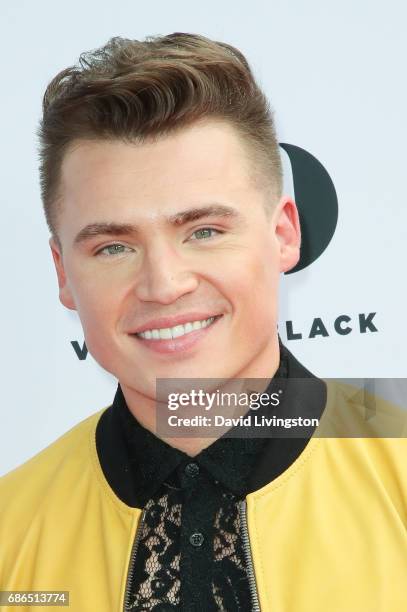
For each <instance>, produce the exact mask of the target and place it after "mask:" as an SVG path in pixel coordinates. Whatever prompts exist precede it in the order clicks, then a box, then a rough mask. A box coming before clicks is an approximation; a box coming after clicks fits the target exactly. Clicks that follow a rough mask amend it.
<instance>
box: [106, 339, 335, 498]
mask: <svg viewBox="0 0 407 612" xmlns="http://www.w3.org/2000/svg"><path fill="white" fill-rule="evenodd" d="M280 353H281V361H280V369H279V371H280V373H281V367H282V364H283V366H284V368H286V377H285V378H282V379H279V378H278V376H277V374H278V373H276V376H275V377H274V378H273V380H272V381H271V383H270V385H269V387H268V392H270V391H271V387H273V386H274V385H275V383H276V382H278V383H279V385H278V386H279V387H283V388H282V389H281V391H282V392H283V397H284V401H283V402H282V404H281V405H280V406H279V409H282V410H283V413H284V416H290V417H295V416H296V415H297V416H299V415H301V416H307V417H308V416H310V417H316V418H320V416H321V414H322V412H323V409H324V406H325V401H326V390H325V384H324V383H323V381H321V380H319V379H318V378H316V377H315V376H314V375H313V374H311V372H309V371H308V370H307V369H306V368H304V366H302V365H301V364H300V363H299V362H298V361H297V359H296V358H295V357H294V356H293V355H292V353H291V352H290V351H289V350H288V349H287V348H286V347H285V346H284V345H283V344H282V343H281V341H280ZM304 379H306V386H305V387H304V385H303V384H302V381H303V380H304ZM280 383H281V384H280ZM304 389H305V392H304ZM126 411H127V416H128V415H129V414H130V417H131V419H134V417H133V416H132V415H131V413H129V412H128V408H127V406H126V404H125V400H124V397H123V394H122V392H121V389H120V386H119V387H118V390H117V393H116V396H115V399H114V402H113V404H112V406H110V407H109V408H107V409H106V410H105V411H104V412H103V413H102V415H101V417H100V419H99V421H98V423H97V427H96V449H97V454H98V458H99V462H100V465H101V468H102V471H103V473H104V475H105V478H106V480H107V481H108V483H109V485H110V487H111V488H112V489H113V491H114V493H115V494H116V495H117V496H118V497H119V498H120V499H121V501H122V502H124V503H125V504H126V505H128V506H130V507H135V508H137V507H142V506H143V504H144V503H145V500H146V496H147V497H149V496H151V494H152V493H153V492H154V490H155V489H156V486H159V484H160V483H161V482H162V481H163V480H164V479H165V478H166V477H168V476H169V474H170V473H171V472H173V471H174V469H176V468H177V467H178V468H179V466H182V465H184V464H185V463H186V462H187V461H191V460H192V459H191V458H189V457H188V455H186V454H185V453H183V452H182V451H179V450H177V449H174V448H172V447H169V445H167V444H165V443H164V442H162V441H159V442H160V443H161V445H160V446H159V452H161V451H162V453H163V457H162V461H160V462H156V461H155V462H153V463H152V464H150V468H149V467H148V465H149V462H148V461H143V462H142V463H140V462H137V456H140V455H137V452H136V454H135V448H134V446H133V447H132V442H131V437H130V438H129V434H128V431H126V426H125V424H124V419H123V416H125V415H126ZM279 416H281V410H279ZM137 425H138V424H137ZM139 427H141V426H140V425H139ZM142 429H143V428H142ZM145 431H146V430H144V432H145ZM144 432H143V435H142V436H139V437H138V440H139V441H141V442H142V443H143V445H144V446H143V448H142V449H140V448H139V449H138V450H142V452H144V453H147V454H148V453H149V452H151V451H152V447H151V446H149V445H150V443H151V441H152V438H155V436H154V435H153V434H151V433H150V432H147V434H148V435H147V436H145V435H144ZM139 433H140V432H139ZM312 433H313V430H310V431H308V432H307V435H306V436H304V435H301V437H292V436H290V437H287V434H286V432H283V437H273V438H266V439H264V440H263V441H262V445H261V446H262V448H261V453H260V454H259V452H258V450H259V441H258V440H256V439H250V438H249V439H245V440H241V439H233V438H228V439H227V440H225V441H224V442H227V445H230V448H231V449H233V448H234V446H236V447H237V446H239V447H240V448H242V446H241V443H242V442H244V443H245V446H244V449H245V451H247V453H248V455H247V456H250V453H252V457H254V458H255V462H254V465H251V462H249V463H247V462H246V463H245V462H244V461H243V464H241V466H240V467H241V470H239V469H238V470H234V472H233V474H234V475H233V474H231V472H230V470H228V469H222V453H224V452H228V451H227V445H226V446H225V444H223V443H222V442H221V441H217V442H215V443H214V444H212V445H211V446H210V447H208V449H206V452H202V453H200V459H201V463H202V464H203V465H204V466H205V468H206V469H207V470H208V471H209V472H211V473H212V474H213V475H215V474H216V475H217V479H218V480H222V481H224V484H227V485H228V488H229V489H230V490H232V491H233V492H235V493H242V492H243V491H244V492H245V493H246V494H247V493H250V492H253V491H256V490H257V489H259V488H261V487H263V486H264V485H266V484H267V483H269V482H270V481H271V480H273V479H274V478H276V477H277V476H279V475H280V474H281V473H282V472H283V471H284V470H285V469H287V468H288V467H289V466H290V465H291V463H293V461H295V459H297V457H298V456H299V455H300V454H301V452H302V451H303V450H304V448H305V446H306V444H307V443H308V441H309V438H310V436H311V435H312ZM150 436H151V438H150ZM297 436H298V434H297ZM155 450H156V449H155ZM155 450H153V452H155ZM229 450H230V449H229ZM174 451H175V452H174ZM246 458H247V457H246ZM242 459H243V457H242ZM135 461H136V463H135ZM141 465H142V466H143V467H142V468H141V471H140V469H139V468H140V467H141ZM244 465H246V468H247V467H248V465H250V470H248V472H249V473H247V471H246V472H245V470H244ZM140 491H143V492H144V494H142V495H141V494H140Z"/></svg>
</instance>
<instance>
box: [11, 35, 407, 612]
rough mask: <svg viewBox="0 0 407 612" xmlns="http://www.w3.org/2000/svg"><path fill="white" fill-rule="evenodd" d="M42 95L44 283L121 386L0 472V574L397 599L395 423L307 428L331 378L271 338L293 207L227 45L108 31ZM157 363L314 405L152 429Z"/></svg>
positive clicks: (139, 604) (113, 594)
mask: <svg viewBox="0 0 407 612" xmlns="http://www.w3.org/2000/svg"><path fill="white" fill-rule="evenodd" d="M43 111H44V113H43V119H42V122H41V129H40V138H41V168H40V172H41V188H42V197H43V202H44V209H45V214H46V218H47V221H48V224H49V227H50V231H51V240H50V245H51V249H52V254H53V258H54V261H55V267H56V271H57V276H58V283H59V295H60V300H61V302H62V303H63V304H64V306H66V307H67V308H70V309H74V310H77V312H78V314H79V316H80V319H81V322H82V325H83V329H84V334H85V339H86V344H87V347H88V349H89V351H90V352H91V353H92V355H93V356H94V357H95V359H96V360H97V361H98V362H99V363H100V364H101V365H102V367H104V368H105V369H106V370H108V371H109V372H111V373H112V374H114V375H115V376H116V377H117V379H118V381H119V386H118V390H117V393H116V396H115V398H114V402H113V404H112V406H111V407H109V408H108V409H105V410H101V411H99V412H98V413H97V414H95V415H92V416H91V417H89V418H87V419H86V420H84V421H83V422H82V423H79V424H78V425H77V426H76V427H74V428H73V429H72V430H70V431H69V432H67V433H66V434H65V435H64V436H62V437H61V438H60V439H58V440H57V441H56V442H54V443H53V444H51V445H50V446H49V447H48V448H46V449H45V450H44V451H42V452H41V453H39V454H38V455H36V456H35V457H34V458H32V459H31V460H30V461H28V462H26V463H25V464H24V465H23V466H21V467H20V468H18V469H17V470H14V471H13V472H11V473H10V474H8V475H7V476H5V477H4V478H3V479H2V480H1V486H0V494H1V500H2V502H1V506H0V541H1V547H2V550H1V553H0V585H1V588H2V589H3V590H12V591H17V590H25V591H28V590H30V591H40V590H53V591H56V590H61V591H69V596H70V599H69V601H70V605H71V609H73V610H75V611H78V612H79V611H80V612H87V611H89V612H90V611H96V610H97V611H98V612H99V611H100V612H108V611H109V612H110V611H119V610H131V609H134V610H157V611H164V610H185V611H188V612H193V611H198V610H204V611H210V610H262V611H270V612H271V611H276V612H306V611H309V610H312V611H313V612H322V610H324V611H325V610H327V609H329V610H331V611H338V612H339V611H343V612H344V611H345V610H346V612H348V611H350V610H355V611H356V610H357V611H360V610H365V611H366V612H368V611H369V612H370V611H372V610H377V611H379V610H380V611H383V612H384V611H386V612H389V611H391V612H393V611H394V612H396V611H400V610H402V609H403V603H405V589H404V582H405V571H406V569H407V561H406V553H407V543H406V533H405V524H406V503H405V502H406V491H407V483H406V477H405V474H404V472H403V470H402V467H403V460H404V459H405V444H404V441H403V440H402V439H392V440H388V439H383V438H377V437H376V438H375V437H373V436H372V437H371V438H357V439H349V438H335V437H318V436H317V435H315V434H316V433H317V432H316V424H315V421H317V422H318V420H319V419H320V417H321V416H322V418H323V419H324V418H325V422H326V423H329V418H330V417H327V416H326V415H329V414H331V413H329V412H328V407H329V405H330V403H332V402H330V400H331V399H332V398H333V406H334V408H335V407H336V406H337V405H338V398H340V401H341V402H343V398H344V396H345V394H344V391H343V389H342V390H340V391H337V392H336V394H332V391H330V390H329V389H328V391H327V387H326V385H325V384H324V383H323V382H322V381H319V380H318V379H316V378H315V377H314V376H313V375H312V374H311V373H310V372H308V371H307V370H306V369H305V368H304V367H303V366H302V365H301V364H300V363H299V362H298V361H297V360H296V359H295V358H294V356H293V355H292V354H291V353H290V352H289V351H288V350H287V349H286V348H285V347H284V346H283V345H282V344H281V342H280V340H279V337H278V333H277V302H278V283H279V276H280V273H282V272H285V271H287V270H289V269H291V268H292V267H293V266H295V264H296V263H297V261H298V259H299V249H300V226H299V220H298V212H297V209H296V206H295V203H294V202H293V201H292V200H291V199H290V198H288V197H286V196H284V195H283V194H282V172H281V162H280V158H279V152H278V144H277V140H276V136H275V131H274V125H273V120H272V116H271V113H270V110H269V107H268V104H267V101H266V99H265V97H264V95H263V94H262V92H261V91H260V89H259V87H258V86H257V85H256V83H255V81H254V79H253V75H252V73H251V71H250V68H249V66H248V64H247V62H246V60H245V58H244V57H243V56H242V54H241V53H240V52H239V51H238V50H237V49H235V48H233V47H231V46H229V45H226V44H223V43H217V42H213V41H210V40H208V39H206V38H204V37H201V36H195V35H189V34H172V35H169V36H164V37H156V38H151V39H148V40H147V41H144V42H139V41H131V40H125V39H120V38H115V39H112V40H111V41H110V42H109V43H108V44H107V45H106V46H105V47H103V48H102V49H99V50H96V51H94V52H93V53H89V54H85V55H82V56H81V58H80V62H79V64H78V65H77V66H75V67H72V68H68V69H67V70H64V71H63V72H61V73H60V74H59V75H57V76H56V77H55V78H54V80H53V81H52V82H51V84H50V85H49V87H48V89H47V91H46V94H45V97H44V105H43ZM161 379H163V380H168V381H171V380H174V379H184V380H193V379H202V380H203V381H208V380H209V381H211V380H212V381H213V380H215V379H216V380H219V379H221V380H223V381H226V382H225V385H226V386H227V382H228V381H232V382H233V381H237V380H241V381H243V383H242V384H243V386H244V385H245V384H246V383H245V382H244V381H255V380H257V381H258V380H261V381H263V385H261V390H263V391H264V390H267V392H269V393H270V396H271V395H272V392H273V393H274V394H276V393H277V394H278V393H281V401H279V402H278V406H277V407H270V406H268V407H266V408H264V409H260V410H259V413H258V414H259V416H260V415H262V416H265V417H267V416H268V417H270V418H271V417H272V416H275V415H276V414H277V415H279V416H282V417H285V418H291V417H298V416H307V417H312V419H313V421H312V423H313V425H312V426H311V427H310V428H308V430H307V434H306V435H304V434H301V433H300V434H298V435H294V436H287V435H281V436H280V435H278V436H276V435H272V434H270V435H264V432H263V433H262V434H261V435H260V434H259V435H258V436H256V435H253V426H252V425H250V426H249V427H248V431H246V433H247V434H248V435H246V436H243V435H239V434H237V435H236V429H237V428H238V425H235V426H234V427H232V428H226V429H227V430H228V431H227V432H226V433H227V435H221V433H220V432H218V433H217V434H216V433H214V429H213V428H212V429H211V435H210V436H209V435H207V434H205V432H204V431H203V429H199V430H194V434H195V435H189V436H188V435H182V436H177V435H176V434H174V435H168V433H167V434H166V435H161V436H160V435H159V434H158V424H159V422H160V419H161V420H162V418H163V414H164V410H165V402H164V399H163V397H161V396H159V393H158V391H157V389H158V384H157V388H156V381H157V380H161ZM301 381H303V382H304V384H302V382H301ZM251 384H252V383H251V382H250V383H248V385H249V387H250V386H251ZM209 387H210V388H211V389H213V388H214V386H213V385H212V386H211V383H209ZM209 387H208V388H209ZM246 387H247V385H246ZM348 398H349V396H348ZM351 399H352V398H351V397H350V400H351ZM357 405H358V406H359V404H357ZM246 413H247V406H246V407H242V408H241V409H239V410H238V414H239V416H244V415H245V414H246ZM352 414H353V413H352ZM321 424H322V423H321ZM271 429H272V427H271V426H269V427H266V434H267V432H268V433H269V432H270V430H271ZM220 431H222V433H225V431H224V430H220ZM317 431H318V432H319V431H321V429H320V428H319V427H318V430H317ZM197 433H198V435H196V434H197ZM6 608H7V607H6Z"/></svg>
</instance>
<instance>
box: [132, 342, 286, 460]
mask: <svg viewBox="0 0 407 612" xmlns="http://www.w3.org/2000/svg"><path fill="white" fill-rule="evenodd" d="M267 348H268V350H267V351H266V353H267V354H265V355H264V356H263V359H261V360H258V359H256V363H251V364H249V365H248V366H246V367H245V368H244V370H242V371H241V372H238V373H237V374H236V376H235V377H234V378H233V379H230V380H231V383H232V384H233V380H234V379H258V380H257V385H258V384H259V381H261V388H257V389H256V392H261V391H264V390H265V389H266V388H267V387H268V385H269V384H270V381H271V379H272V378H273V376H274V375H275V373H276V371H277V369H278V366H279V363H280V347H279V343H278V336H277V335H276V336H275V341H273V342H272V343H271V346H268V347H267ZM251 382H252V383H253V382H254V381H251ZM227 384H228V383H226V385H227ZM121 389H122V391H123V395H124V398H125V400H126V403H127V406H128V408H129V410H130V412H131V413H132V414H133V416H134V417H135V418H136V419H137V421H138V422H139V423H140V425H142V426H143V427H144V428H145V429H147V430H148V431H150V432H151V433H153V434H154V435H155V436H157V437H159V438H161V439H162V440H164V441H165V442H166V443H167V444H169V445H170V446H173V447H174V448H177V449H179V450H181V451H183V452H184V453H186V454H187V455H189V456H190V457H194V456H195V455H197V454H199V453H200V452H201V450H203V449H204V448H207V447H208V446H210V445H211V444H213V442H215V440H217V439H218V438H219V437H220V436H222V435H223V434H224V433H225V432H226V431H227V430H228V429H230V427H226V426H225V427H222V428H221V427H215V428H212V430H211V432H214V433H215V434H216V435H214V436H213V437H207V436H205V437H201V436H199V435H197V436H193V437H192V436H188V437H178V436H177V437H169V436H165V435H159V434H158V433H157V427H156V422H157V415H158V414H159V411H160V408H161V410H167V406H164V405H161V406H160V403H159V402H157V400H156V398H150V397H147V396H145V395H142V394H141V393H139V392H138V391H136V390H135V389H133V388H131V387H128V386H126V385H124V384H121ZM222 389H224V387H222ZM239 390H240V391H242V388H240V389H239ZM250 390H253V384H250ZM246 412H247V406H238V407H236V409H235V410H234V413H233V416H234V417H239V416H242V415H243V414H245V413H246Z"/></svg>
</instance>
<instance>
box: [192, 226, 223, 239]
mask: <svg viewBox="0 0 407 612" xmlns="http://www.w3.org/2000/svg"><path fill="white" fill-rule="evenodd" d="M212 232H216V234H222V233H223V232H221V231H220V230H217V229H215V228H214V227H202V228H201V229H198V230H196V231H195V232H194V233H193V234H192V236H197V238H196V239H195V240H202V239H206V238H213V233H212ZM216 234H215V235H216Z"/></svg>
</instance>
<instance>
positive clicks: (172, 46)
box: [38, 33, 282, 236]
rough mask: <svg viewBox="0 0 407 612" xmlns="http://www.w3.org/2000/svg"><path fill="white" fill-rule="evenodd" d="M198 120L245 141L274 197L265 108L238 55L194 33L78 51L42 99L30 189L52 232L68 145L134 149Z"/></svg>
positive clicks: (277, 184)
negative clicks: (37, 190)
mask: <svg viewBox="0 0 407 612" xmlns="http://www.w3.org/2000/svg"><path fill="white" fill-rule="evenodd" d="M205 119H215V120H216V119H217V120H223V121H226V122H228V123H229V124H230V125H232V126H233V127H234V128H235V129H236V130H237V133H238V134H239V135H240V136H241V138H242V141H243V142H244V143H246V145H247V149H248V154H249V157H250V159H251V160H252V167H253V170H254V172H253V176H254V178H255V180H256V181H257V183H258V184H259V185H260V186H265V187H267V188H268V189H269V191H270V199H271V200H272V201H274V202H275V201H276V200H277V199H278V198H279V197H280V196H281V191H282V168H281V159H280V152H279V146H278V142H277V139H276V134H275V128H274V123H273V116H272V111H271V110H270V106H269V103H268V101H267V98H266V97H265V95H264V94H263V92H262V91H261V89H260V88H259V86H258V85H257V83H256V82H255V79H254V76H253V74H252V71H251V69H250V67H249V64H248V63H247V60H246V59H245V57H244V56H243V54H242V53H241V52H240V51H239V50H238V49H236V48H235V47H232V46H231V45H228V44H226V43H222V42H216V41H212V40H210V39H208V38H205V37H204V36H200V35H196V34H185V33H174V34H169V35H167V36H151V37H148V38H146V39H145V40H144V41H138V40H130V39H126V38H121V37H114V38H112V39H110V40H109V41H108V42H107V43H106V44H105V45H104V46H103V47H100V48H99V49H96V50H93V51H90V52H86V53H82V54H81V55H80V57H79V61H78V63H77V64H76V65H75V66H71V67H69V68H66V69H65V70H62V71H61V72H60V73H59V74H57V75H56V76H55V77H54V79H53V80H52V81H51V82H50V83H49V85H48V87H47V89H46V91H45V94H44V98H43V116H42V119H41V121H40V126H39V129H38V136H39V140H40V148H39V158H40V168H39V171H40V186H41V197H42V201H43V206H44V212H45V217H46V220H47V223H48V227H49V229H50V231H51V233H52V234H53V235H54V236H56V235H57V231H56V219H57V210H58V206H59V203H60V199H61V194H60V193H59V186H60V174H61V165H62V161H63V158H64V155H65V153H66V152H67V150H68V148H69V146H70V144H71V143H72V142H73V141H76V140H78V139H93V140H120V141H122V142H127V143H143V142H147V141H151V140H154V139H156V138H159V137H161V136H166V135H168V134H170V133H171V132H175V131H176V130H178V129H182V128H184V127H187V126H188V125H190V124H192V123H194V122H196V121H200V120H205Z"/></svg>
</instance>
